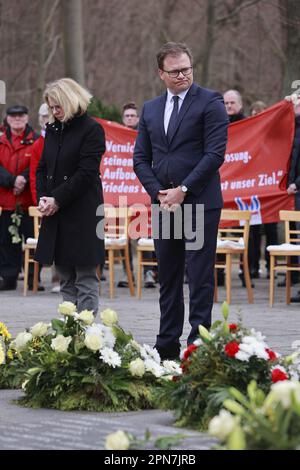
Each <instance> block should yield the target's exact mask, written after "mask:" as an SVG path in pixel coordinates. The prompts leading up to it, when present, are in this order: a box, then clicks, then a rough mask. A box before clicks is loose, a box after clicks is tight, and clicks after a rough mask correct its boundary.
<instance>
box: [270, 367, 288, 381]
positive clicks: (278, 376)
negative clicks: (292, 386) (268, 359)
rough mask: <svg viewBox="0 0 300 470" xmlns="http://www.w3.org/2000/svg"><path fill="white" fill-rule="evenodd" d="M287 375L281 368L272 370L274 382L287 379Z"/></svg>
mask: <svg viewBox="0 0 300 470" xmlns="http://www.w3.org/2000/svg"><path fill="white" fill-rule="evenodd" d="M288 378H289V377H288V375H287V374H286V373H285V372H283V371H282V370H281V369H274V370H272V382H273V383H274V384H275V383H276V382H280V381H281V380H288Z"/></svg>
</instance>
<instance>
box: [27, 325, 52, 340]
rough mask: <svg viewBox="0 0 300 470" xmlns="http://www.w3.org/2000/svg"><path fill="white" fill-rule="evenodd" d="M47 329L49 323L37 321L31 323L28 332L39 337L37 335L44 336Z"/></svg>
mask: <svg viewBox="0 0 300 470" xmlns="http://www.w3.org/2000/svg"><path fill="white" fill-rule="evenodd" d="M48 329H49V324H47V323H43V322H39V323H36V324H35V325H33V327H32V328H30V333H31V334H32V336H33V337H34V338H36V337H39V336H45V335H46V334H47V331H48Z"/></svg>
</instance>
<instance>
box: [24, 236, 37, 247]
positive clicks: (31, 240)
mask: <svg viewBox="0 0 300 470" xmlns="http://www.w3.org/2000/svg"><path fill="white" fill-rule="evenodd" d="M37 242H38V240H37V238H27V240H26V245H32V246H36V245H37Z"/></svg>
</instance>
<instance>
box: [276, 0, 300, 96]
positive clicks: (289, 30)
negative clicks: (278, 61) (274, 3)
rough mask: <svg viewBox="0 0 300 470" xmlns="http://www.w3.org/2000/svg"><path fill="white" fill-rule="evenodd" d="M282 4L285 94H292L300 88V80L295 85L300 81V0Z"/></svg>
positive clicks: (286, 1)
mask: <svg viewBox="0 0 300 470" xmlns="http://www.w3.org/2000/svg"><path fill="white" fill-rule="evenodd" d="M280 6H281V7H282V27H283V30H284V31H285V38H286V44H285V55H286V63H285V66H284V78H283V95H290V94H291V93H293V92H295V91H296V89H298V90H299V88H300V82H299V84H294V86H293V82H294V81H296V80H298V81H300V62H299V60H298V56H299V50H300V28H299V25H300V2H299V0H281V5H280ZM299 92H300V90H299Z"/></svg>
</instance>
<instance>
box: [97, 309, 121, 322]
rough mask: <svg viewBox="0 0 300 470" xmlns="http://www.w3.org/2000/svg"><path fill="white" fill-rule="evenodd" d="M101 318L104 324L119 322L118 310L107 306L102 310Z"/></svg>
mask: <svg viewBox="0 0 300 470" xmlns="http://www.w3.org/2000/svg"><path fill="white" fill-rule="evenodd" d="M100 318H101V320H102V322H103V324H104V325H106V326H112V325H115V324H116V323H118V315H117V312H115V311H114V310H112V309H111V308H106V309H105V310H103V311H102V312H100Z"/></svg>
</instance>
